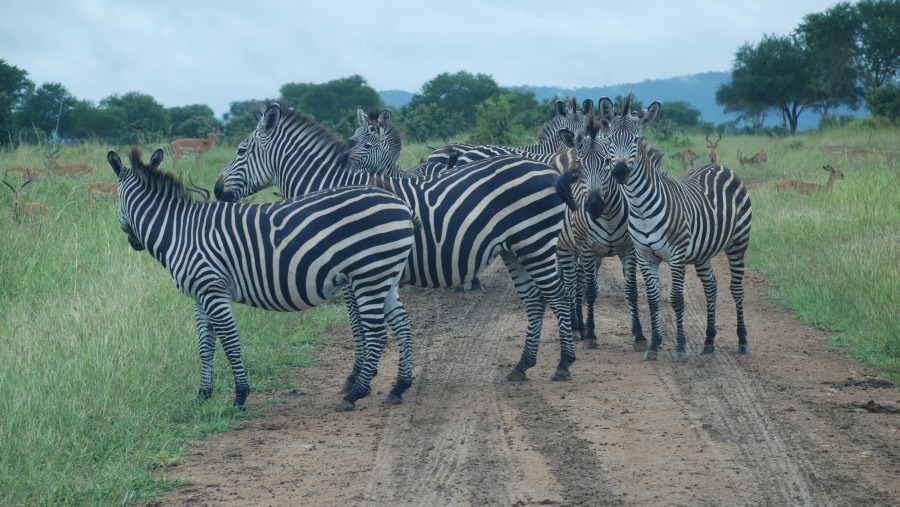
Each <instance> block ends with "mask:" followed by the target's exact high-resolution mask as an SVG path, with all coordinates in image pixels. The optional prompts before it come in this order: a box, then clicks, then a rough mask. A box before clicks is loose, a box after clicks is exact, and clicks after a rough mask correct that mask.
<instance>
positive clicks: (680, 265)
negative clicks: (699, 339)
mask: <svg viewBox="0 0 900 507" xmlns="http://www.w3.org/2000/svg"><path fill="white" fill-rule="evenodd" d="M684 268H685V265H684V259H683V258H681V257H677V258H673V259H671V260H670V261H669V270H670V271H671V273H672V288H671V290H670V292H669V294H670V295H669V300H670V301H671V302H672V310H674V311H675V332H676V335H675V360H676V361H684V360H685V359H687V357H688V350H687V337H686V336H685V334H684Z"/></svg>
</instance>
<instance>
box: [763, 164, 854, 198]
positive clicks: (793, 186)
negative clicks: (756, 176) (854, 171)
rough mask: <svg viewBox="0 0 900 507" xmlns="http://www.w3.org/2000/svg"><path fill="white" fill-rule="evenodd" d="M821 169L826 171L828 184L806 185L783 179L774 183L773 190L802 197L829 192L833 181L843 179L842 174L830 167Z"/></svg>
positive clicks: (801, 182) (825, 166)
mask: <svg viewBox="0 0 900 507" xmlns="http://www.w3.org/2000/svg"><path fill="white" fill-rule="evenodd" d="M822 169H824V170H825V171H828V182H826V183H825V185H824V186H823V185H819V184H818V183H806V182H805V181H800V180H795V179H790V178H785V179H780V180H778V181H776V182H775V188H777V189H779V190H794V191H796V192H799V193H800V194H802V195H809V194H812V193H813V192H821V191H825V192H830V191H831V186H832V185H833V184H834V181H835V180H842V179H844V173H842V172H841V171H840V169H835V168H834V167H832V166H830V165H823V166H822Z"/></svg>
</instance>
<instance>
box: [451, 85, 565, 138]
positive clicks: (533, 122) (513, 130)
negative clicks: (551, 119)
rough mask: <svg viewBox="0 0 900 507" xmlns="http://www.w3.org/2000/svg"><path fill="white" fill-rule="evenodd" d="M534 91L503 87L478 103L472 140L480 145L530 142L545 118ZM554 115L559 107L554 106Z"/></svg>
mask: <svg viewBox="0 0 900 507" xmlns="http://www.w3.org/2000/svg"><path fill="white" fill-rule="evenodd" d="M541 113H542V111H541V110H540V107H539V105H538V102H537V99H536V98H535V96H534V92H530V91H521V90H501V91H500V93H499V94H497V95H494V96H493V97H490V98H488V99H487V100H485V101H484V102H482V103H481V104H478V105H477V106H475V127H474V129H473V130H472V134H471V137H470V139H469V140H470V142H473V143H477V144H503V145H515V144H527V143H528V142H533V140H532V139H530V138H529V135H530V137H531V138H533V137H534V134H533V132H535V131H536V130H537V129H538V128H539V127H540V125H541V124H543V122H544V121H545V119H546V117H547V116H545V115H542V114H541ZM552 114H553V115H555V114H556V110H555V109H553V112H552ZM520 141H521V142H520Z"/></svg>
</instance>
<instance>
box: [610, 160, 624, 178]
mask: <svg viewBox="0 0 900 507" xmlns="http://www.w3.org/2000/svg"><path fill="white" fill-rule="evenodd" d="M612 176H613V178H615V179H616V181H617V182H618V183H625V180H627V179H628V164H627V163H625V162H624V161H621V160H620V161H618V162H616V165H614V166H613V170H612Z"/></svg>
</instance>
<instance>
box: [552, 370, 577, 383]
mask: <svg viewBox="0 0 900 507" xmlns="http://www.w3.org/2000/svg"><path fill="white" fill-rule="evenodd" d="M550 380H554V381H557V382H568V381H569V380H572V374H571V373H569V372H568V371H566V370H563V369H560V368H557V369H556V372H555V373H554V374H553V376H552V377H550Z"/></svg>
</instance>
